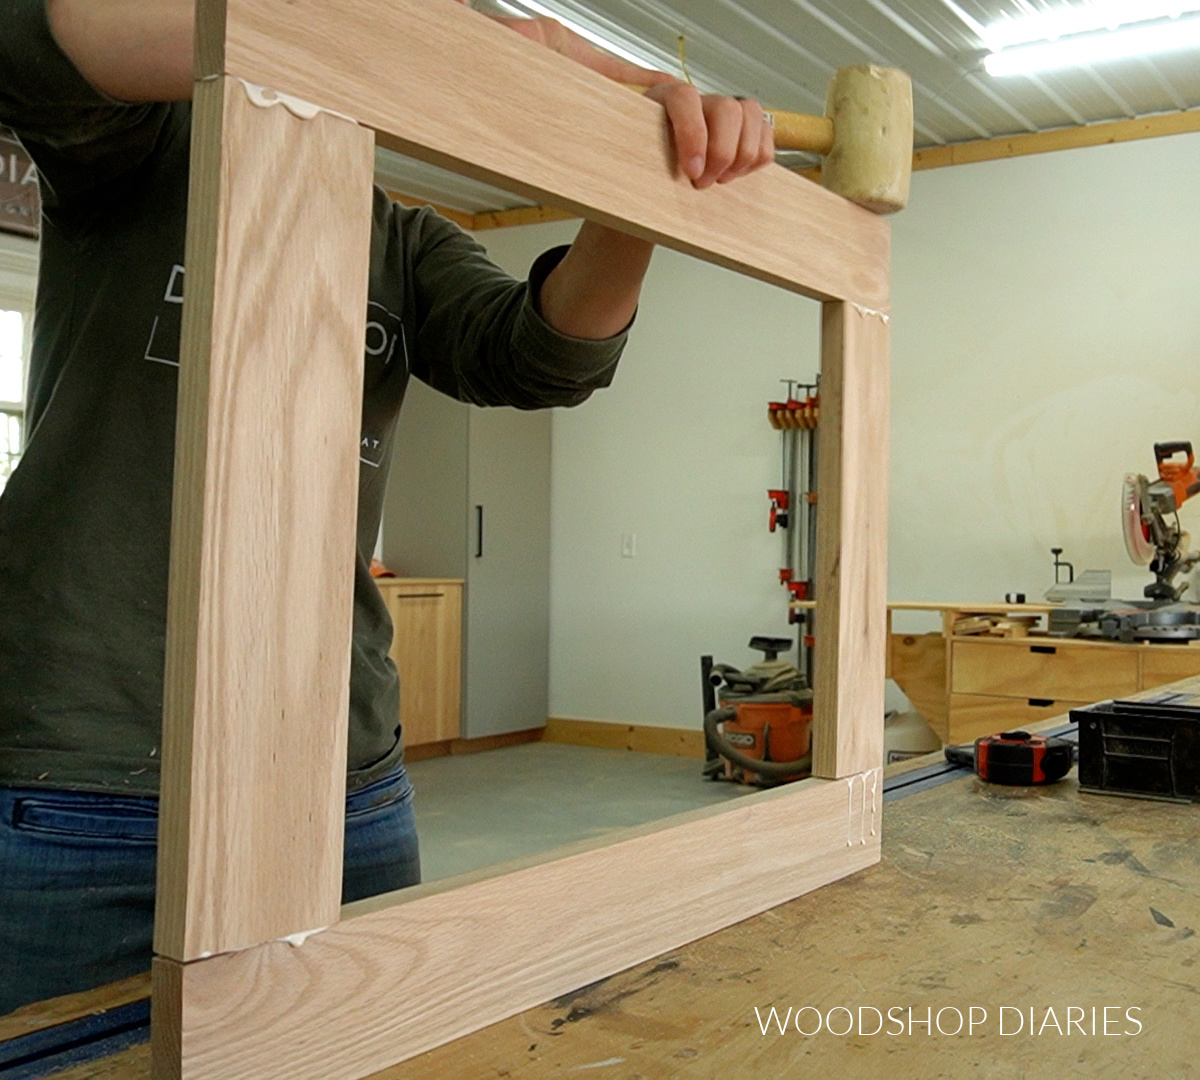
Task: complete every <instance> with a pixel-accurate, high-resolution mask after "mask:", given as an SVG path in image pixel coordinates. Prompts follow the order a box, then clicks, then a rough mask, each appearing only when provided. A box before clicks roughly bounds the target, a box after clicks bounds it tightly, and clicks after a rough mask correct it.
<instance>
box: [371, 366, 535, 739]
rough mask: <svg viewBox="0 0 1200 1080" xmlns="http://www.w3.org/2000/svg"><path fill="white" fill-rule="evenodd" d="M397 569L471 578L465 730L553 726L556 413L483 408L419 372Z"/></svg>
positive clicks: (399, 485) (395, 496)
mask: <svg viewBox="0 0 1200 1080" xmlns="http://www.w3.org/2000/svg"><path fill="white" fill-rule="evenodd" d="M383 559H384V562H385V563H386V564H387V565H388V567H389V568H391V569H392V570H395V571H397V572H398V573H403V574H405V575H411V576H414V577H422V578H458V579H462V581H463V599H462V603H463V608H462V610H463V617H462V618H463V622H462V627H463V634H462V732H461V735H462V737H463V738H469V739H474V738H481V737H484V736H488V735H499V734H504V733H507V732H512V731H524V730H528V729H530V728H540V727H544V726H545V724H546V716H547V713H548V711H549V681H550V413H549V412H548V411H544V410H543V411H538V412H523V411H521V410H518V409H511V408H477V407H474V406H468V405H465V404H463V403H462V402H458V401H454V400H453V399H451V398H448V397H446V396H445V395H443V394H439V393H437V392H436V391H433V390H431V389H429V387H427V386H425V385H424V384H423V383H419V382H417V381H416V380H413V381H412V382H411V383H410V385H409V388H408V393H407V396H406V397H405V401H404V407H403V409H402V410H401V414H400V419H399V423H398V426H397V430H396V437H395V445H394V449H393V454H392V469H391V476H390V479H389V481H388V490H387V494H386V497H385V502H384V520H383Z"/></svg>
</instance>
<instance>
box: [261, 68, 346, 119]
mask: <svg viewBox="0 0 1200 1080" xmlns="http://www.w3.org/2000/svg"><path fill="white" fill-rule="evenodd" d="M238 82H240V83H241V84H242V88H243V89H244V90H245V91H246V97H248V98H249V99H250V103H251V104H252V105H257V106H258V107H259V108H260V109H269V108H270V107H271V106H272V105H282V106H283V107H284V108H285V109H287V111H288V112H290V113H291V114H292V115H293V116H295V117H297V118H298V119H300V120H312V119H313V118H314V117H316V116H317V115H318V114H320V113H329V114H330V115H331V116H340V117H341V118H342V119H343V120H349V121H350V122H351V123H355V121H354V119H353V118H352V117H349V116H346V115H345V114H344V113H340V112H335V111H334V110H333V109H323V108H321V106H320V105H314V104H313V103H312V102H311V101H305V100H304V99H303V98H298V97H293V96H292V95H291V94H282V93H280V92H279V91H278V90H272V89H271V87H269V86H259V85H258V83H252V82H247V81H246V80H245V79H238Z"/></svg>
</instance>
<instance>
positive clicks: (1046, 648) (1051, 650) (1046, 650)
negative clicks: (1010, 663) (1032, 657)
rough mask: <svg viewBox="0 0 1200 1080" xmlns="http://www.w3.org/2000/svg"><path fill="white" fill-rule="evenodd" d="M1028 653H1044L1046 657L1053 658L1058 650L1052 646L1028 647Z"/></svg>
mask: <svg viewBox="0 0 1200 1080" xmlns="http://www.w3.org/2000/svg"><path fill="white" fill-rule="evenodd" d="M1029 651H1030V652H1037V653H1045V654H1046V655H1047V656H1053V655H1054V654H1055V653H1056V652H1058V649H1057V648H1055V646H1053V645H1030V646H1029Z"/></svg>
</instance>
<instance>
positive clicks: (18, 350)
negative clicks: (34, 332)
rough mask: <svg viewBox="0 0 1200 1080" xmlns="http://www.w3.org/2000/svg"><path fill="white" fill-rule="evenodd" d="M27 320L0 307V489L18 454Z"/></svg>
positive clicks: (22, 410)
mask: <svg viewBox="0 0 1200 1080" xmlns="http://www.w3.org/2000/svg"><path fill="white" fill-rule="evenodd" d="M27 323H28V319H27V317H26V315H25V313H24V312H22V311H14V310H11V309H4V308H0V491H3V490H4V485H5V484H6V483H7V482H8V478H9V477H10V476H11V475H12V471H13V469H15V468H16V467H17V461H18V460H19V459H20V457H21V436H22V428H23V427H24V422H25V345H26V341H27V339H28V329H27Z"/></svg>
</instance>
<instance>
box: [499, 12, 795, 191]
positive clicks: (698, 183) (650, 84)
mask: <svg viewBox="0 0 1200 1080" xmlns="http://www.w3.org/2000/svg"><path fill="white" fill-rule="evenodd" d="M492 17H493V18H495V20H496V21H497V22H501V23H503V24H504V25H505V26H507V27H509V28H510V29H512V30H515V31H516V32H517V33H518V34H521V35H522V36H523V37H527V38H529V39H530V40H531V41H536V42H537V43H538V44H539V45H544V46H546V48H548V49H553V50H554V51H555V52H556V53H560V54H561V55H563V56H566V57H568V58H569V59H571V60H574V61H575V62H576V63H578V64H583V66H584V67H588V68H591V69H592V70H593V71H596V72H599V74H601V75H604V76H605V77H607V78H609V79H612V80H613V81H614V82H620V83H625V84H627V85H629V86H637V87H645V88H646V97H648V98H650V99H651V100H653V101H657V102H658V103H659V104H660V105H662V106H663V107H664V108H665V109H666V111H667V120H668V122H669V123H670V125H671V133H672V135H673V137H674V141H675V152H676V156H677V157H678V160H679V168H680V169H681V170H682V172H683V174H684V176H686V177H687V178H688V179H689V180H691V182H692V184H693V185H694V186H695V187H698V188H705V187H709V186H710V185H712V184H714V183H716V184H725V183H728V182H729V181H730V180H736V179H737V178H738V177H739V176H745V175H746V174H747V173H750V172H753V171H754V170H755V169H761V168H762V167H763V166H764V165H767V164H770V163H771V162H772V161H774V160H775V135H774V132H773V130H772V128H771V125H770V124H768V123H767V121H766V117H764V116H763V111H762V108H761V106H760V105H759V104H758V102H757V101H750V100H740V99H738V98H731V97H722V96H721V95H719V94H703V95H701V94H700V93H699V92H698V91H697V90H696V88H695V87H693V86H691V85H689V84H688V83H685V82H680V81H679V80H678V79H676V78H675V77H674V76H672V75H668V74H666V73H665V72H662V71H652V70H650V69H649V68H644V67H639V66H638V65H637V64H631V63H629V62H628V61H626V60H622V59H620V58H619V57H616V56H613V55H612V54H611V53H607V52H604V51H603V50H601V49H597V48H596V47H595V46H593V45H591V44H590V43H589V42H588V41H586V40H584V39H583V38H581V37H580V36H579V35H578V34H576V33H575V32H574V31H572V30H568V29H567V28H566V27H565V26H563V25H562V23H560V22H557V21H556V20H554V19H547V18H536V19H523V18H506V17H503V16H492Z"/></svg>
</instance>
